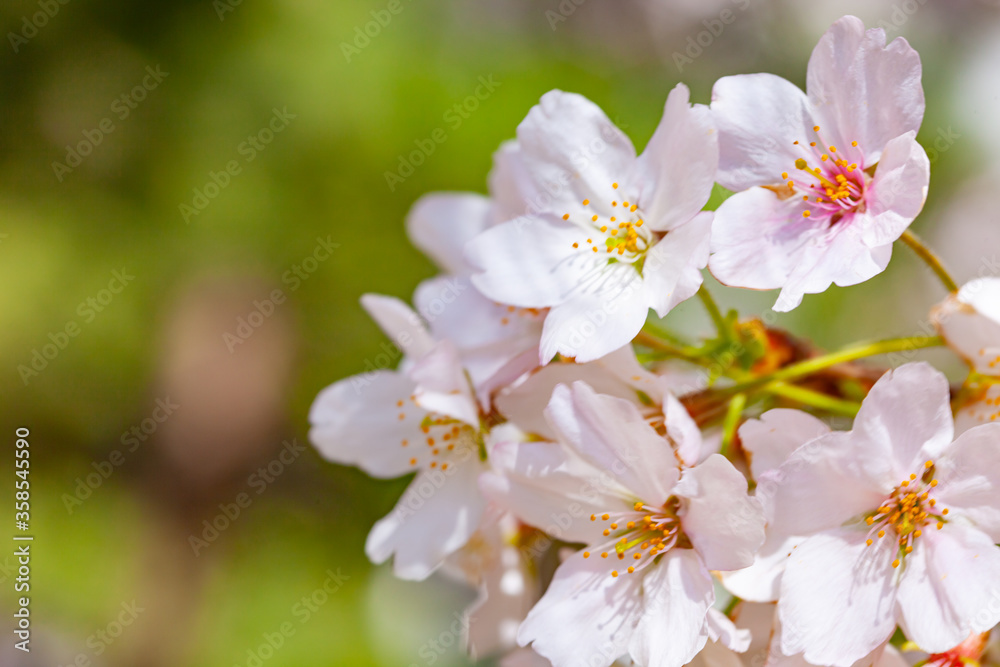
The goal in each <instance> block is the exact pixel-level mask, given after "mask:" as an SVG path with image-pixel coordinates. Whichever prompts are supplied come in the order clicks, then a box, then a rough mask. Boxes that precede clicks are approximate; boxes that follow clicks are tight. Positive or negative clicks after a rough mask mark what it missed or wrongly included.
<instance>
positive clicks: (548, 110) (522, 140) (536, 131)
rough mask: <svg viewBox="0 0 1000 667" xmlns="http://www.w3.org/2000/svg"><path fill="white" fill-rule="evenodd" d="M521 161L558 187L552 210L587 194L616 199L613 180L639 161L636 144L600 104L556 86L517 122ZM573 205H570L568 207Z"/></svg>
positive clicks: (538, 179) (543, 182)
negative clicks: (555, 88)
mask: <svg viewBox="0 0 1000 667" xmlns="http://www.w3.org/2000/svg"><path fill="white" fill-rule="evenodd" d="M517 140H518V145H519V146H520V148H521V156H522V163H523V164H524V167H525V169H526V171H527V172H528V174H529V175H530V178H531V180H532V181H533V182H534V183H536V184H539V185H540V186H542V187H544V188H546V190H548V191H549V192H553V193H554V194H553V196H552V204H551V205H550V207H548V210H550V211H552V212H554V213H556V214H558V215H562V214H563V213H564V212H565V211H563V210H561V209H560V208H558V207H559V206H561V205H562V206H565V207H568V206H570V205H571V204H578V203H579V202H581V201H583V200H584V199H592V200H595V201H600V202H603V201H607V202H610V201H611V200H613V199H616V196H615V190H614V189H613V188H612V184H613V183H617V182H618V181H620V180H622V179H623V178H624V177H625V176H626V175H627V174H628V173H629V171H630V170H631V168H632V165H633V163H634V161H635V148H634V147H633V146H632V142H631V141H629V138H628V137H627V136H625V133H623V132H622V131H621V130H619V129H618V128H617V127H615V125H614V123H612V122H611V121H610V120H609V119H608V117H607V116H606V115H605V114H604V112H603V111H601V109H600V108H599V107H598V106H597V105H596V104H594V103H593V102H591V101H590V100H588V99H587V98H585V97H583V96H582V95H576V94H574V93H564V92H563V91H561V90H552V91H549V92H548V93H545V95H543V96H542V99H541V101H540V102H539V103H538V104H537V105H536V106H534V107H532V109H531V111H529V112H528V116H527V118H525V119H524V120H523V121H522V122H521V124H520V125H518V127H517ZM567 210H568V209H567Z"/></svg>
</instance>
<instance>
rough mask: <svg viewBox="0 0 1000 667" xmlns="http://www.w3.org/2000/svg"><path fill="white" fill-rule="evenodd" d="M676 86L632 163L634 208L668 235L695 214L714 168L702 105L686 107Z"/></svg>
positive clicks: (684, 93)
mask: <svg viewBox="0 0 1000 667" xmlns="http://www.w3.org/2000/svg"><path fill="white" fill-rule="evenodd" d="M690 99H691V92H690V91H689V90H688V88H687V86H685V85H684V84H682V83H679V84H677V86H675V87H674V89H673V90H672V91H670V95H668V96H667V103H666V106H665V108H664V111H663V118H662V119H661V120H660V124H659V125H658V126H657V128H656V131H655V132H654V133H653V137H652V139H650V140H649V145H647V146H646V150H644V151H643V152H642V155H640V156H639V158H638V159H637V160H636V163H635V172H634V173H635V176H636V177H637V178H638V179H639V180H638V183H637V185H638V189H639V196H638V201H639V206H640V208H642V211H643V213H644V214H645V216H646V222H648V223H649V225H650V226H651V228H652V229H655V230H657V231H669V230H671V229H675V228H676V227H678V226H679V225H682V224H684V223H686V222H687V221H689V220H691V218H693V217H694V216H696V215H697V214H698V213H699V212H700V211H701V209H702V208H704V207H705V204H706V203H708V198H709V197H710V196H711V194H712V186H713V185H714V184H715V175H716V171H717V170H718V165H719V138H718V133H717V132H716V131H715V123H714V122H713V121H712V113H711V111H710V110H709V108H708V107H706V106H703V105H700V104H696V105H691V104H690Z"/></svg>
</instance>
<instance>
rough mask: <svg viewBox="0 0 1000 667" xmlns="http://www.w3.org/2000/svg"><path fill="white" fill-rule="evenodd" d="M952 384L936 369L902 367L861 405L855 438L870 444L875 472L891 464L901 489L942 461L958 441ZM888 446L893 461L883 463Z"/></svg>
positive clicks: (919, 365) (883, 379)
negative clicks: (926, 465)
mask: <svg viewBox="0 0 1000 667" xmlns="http://www.w3.org/2000/svg"><path fill="white" fill-rule="evenodd" d="M954 430H955V426H954V421H953V419H952V416H951V394H950V390H949V386H948V380H947V378H945V376H944V375H943V374H942V373H941V372H940V371H937V370H935V369H934V368H933V367H931V366H930V364H927V363H924V362H920V363H911V364H905V365H903V366H900V367H899V368H897V369H895V370H893V371H889V372H888V373H886V374H885V375H883V376H882V377H881V378H880V379H879V381H878V382H876V383H875V386H874V387H872V389H871V391H870V392H868V396H867V397H866V398H865V400H864V402H863V403H862V404H861V410H860V411H859V412H858V416H857V418H856V419H855V420H854V430H853V433H854V436H855V437H856V438H860V439H862V440H864V441H866V442H868V443H870V448H862V450H863V451H865V452H869V453H870V456H868V457H867V458H868V459H869V461H868V464H869V466H872V467H873V466H875V465H879V464H880V463H883V464H884V463H891V467H890V468H889V471H890V474H894V475H895V476H896V477H897V478H898V479H897V480H895V483H896V484H898V483H899V482H901V481H902V480H904V479H906V477H907V476H909V475H910V474H911V473H919V472H920V471H922V470H923V465H924V463H925V462H926V461H928V460H935V459H937V458H938V457H939V456H940V455H941V454H942V452H944V451H945V449H946V448H947V447H948V445H950V444H951V441H952V438H953V436H954ZM885 444H889V445H890V446H891V456H890V457H888V460H886V459H885V458H882V457H883V455H884V454H883V453H884V449H883V447H884V446H885Z"/></svg>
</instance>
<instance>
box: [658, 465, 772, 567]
mask: <svg viewBox="0 0 1000 667" xmlns="http://www.w3.org/2000/svg"><path fill="white" fill-rule="evenodd" d="M674 493H675V494H677V495H678V496H680V497H681V498H683V499H684V500H685V502H684V503H683V504H682V506H681V523H682V525H683V526H684V533H685V534H686V535H687V536H688V538H690V540H691V543H692V544H694V547H695V549H696V550H697V551H698V553H699V554H701V557H702V559H703V560H704V561H705V565H706V566H707V567H708V568H709V569H710V570H738V569H739V568H741V567H747V566H748V565H750V564H751V563H753V557H754V554H755V553H756V552H757V550H758V549H759V548H760V545H761V544H763V543H764V523H765V521H764V510H763V508H762V507H761V505H760V501H759V500H757V499H756V498H752V497H750V496H749V495H747V480H746V478H745V477H743V475H742V474H741V473H740V472H739V471H738V470H737V469H736V468H734V467H733V464H732V463H730V462H729V461H728V460H727V459H726V457H724V456H722V455H721V454H712V455H711V456H709V457H708V458H707V459H705V461H703V462H702V463H700V464H698V465H696V466H695V467H693V468H687V469H685V470H684V474H683V476H682V477H681V480H680V482H678V483H677V486H676V488H675V489H674Z"/></svg>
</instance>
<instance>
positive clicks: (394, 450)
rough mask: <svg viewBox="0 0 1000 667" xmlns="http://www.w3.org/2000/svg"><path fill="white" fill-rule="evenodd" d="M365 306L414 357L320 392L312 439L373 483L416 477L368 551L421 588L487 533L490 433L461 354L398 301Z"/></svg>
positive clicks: (373, 300) (378, 299)
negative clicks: (481, 480)
mask: <svg viewBox="0 0 1000 667" xmlns="http://www.w3.org/2000/svg"><path fill="white" fill-rule="evenodd" d="M362 304H363V305H364V307H365V309H366V310H367V311H368V312H369V314H370V315H371V316H372V317H373V318H374V319H375V320H376V321H377V322H378V323H379V325H380V326H381V327H382V329H383V330H384V331H385V333H386V334H387V335H388V336H389V337H390V338H392V339H393V341H394V342H396V343H397V344H398V345H399V346H400V347H401V348H402V350H403V351H404V353H405V354H406V357H405V358H404V360H403V362H402V363H401V365H400V369H399V370H396V371H391V370H378V371H373V372H371V373H367V374H364V375H360V376H355V377H351V378H346V379H344V380H341V381H339V382H336V383H334V384H333V385H331V386H329V387H327V388H326V389H324V390H323V391H322V392H320V394H319V396H317V397H316V401H315V402H314V403H313V406H312V409H311V410H310V413H309V421H310V423H311V424H312V429H311V430H310V432H309V438H310V440H312V442H313V443H314V444H315V446H316V448H317V449H318V450H319V452H320V453H321V454H322V455H323V456H324V457H325V458H327V459H329V460H331V461H334V462H335V463H341V464H344V465H356V466H358V467H359V468H361V469H362V470H364V471H365V472H366V473H368V474H369V475H372V476H373V477H382V478H391V477H399V476H401V475H405V474H408V473H412V472H416V473H417V474H416V477H414V479H413V481H412V482H411V484H410V486H409V487H408V488H407V489H406V491H405V492H404V493H403V496H402V497H401V498H400V500H399V502H398V503H397V505H396V507H395V508H394V509H393V510H392V512H390V514H389V515H388V516H386V517H385V518H383V519H381V520H380V521H378V522H377V523H376V524H375V526H374V528H372V531H371V533H369V535H368V540H367V543H366V545H365V551H366V552H367V554H368V557H369V558H370V559H371V560H372V561H374V562H375V563H382V562H384V561H386V560H388V559H389V557H390V556H393V555H395V561H394V567H395V572H396V575H397V576H399V577H401V578H403V579H423V578H425V577H427V576H428V575H430V574H431V572H433V571H434V570H435V569H436V568H437V567H438V566H439V565H440V564H441V561H442V560H443V559H444V558H445V557H446V556H448V555H449V554H452V553H454V552H455V551H457V550H458V549H459V548H461V547H462V546H463V545H464V544H465V543H466V542H467V541H468V539H469V537H470V536H471V535H472V534H473V532H474V531H475V530H476V528H477V527H478V526H479V524H480V518H481V517H482V514H483V511H484V509H485V507H486V500H485V499H484V498H483V497H482V494H481V493H480V492H479V488H478V481H477V480H478V477H479V474H480V473H482V472H483V471H485V470H486V469H487V464H486V462H485V460H484V459H485V458H486V457H485V451H486V447H487V444H486V442H485V439H486V438H488V437H489V433H488V430H487V429H485V428H484V427H483V426H482V425H481V422H480V414H479V408H478V404H477V402H476V399H475V396H474V395H473V393H472V390H471V388H470V386H469V383H468V381H467V379H466V376H465V374H464V371H463V369H462V367H461V365H460V363H459V360H458V352H457V350H456V349H455V347H454V346H453V345H452V344H451V343H450V342H448V341H441V342H435V341H434V339H433V338H432V337H431V335H430V333H429V332H428V331H427V330H426V329H425V328H424V327H423V324H422V323H421V322H420V320H419V318H418V317H417V315H416V313H414V312H413V311H412V310H410V309H409V308H408V307H407V306H406V305H405V304H404V303H402V302H401V301H399V300H397V299H393V298H390V297H382V296H376V295H366V296H364V297H362Z"/></svg>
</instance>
